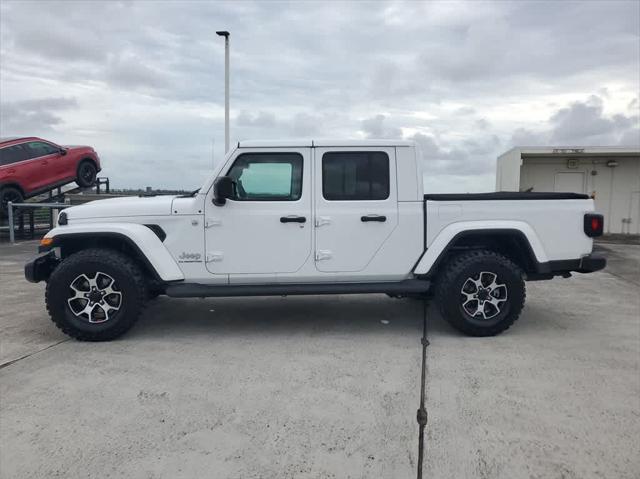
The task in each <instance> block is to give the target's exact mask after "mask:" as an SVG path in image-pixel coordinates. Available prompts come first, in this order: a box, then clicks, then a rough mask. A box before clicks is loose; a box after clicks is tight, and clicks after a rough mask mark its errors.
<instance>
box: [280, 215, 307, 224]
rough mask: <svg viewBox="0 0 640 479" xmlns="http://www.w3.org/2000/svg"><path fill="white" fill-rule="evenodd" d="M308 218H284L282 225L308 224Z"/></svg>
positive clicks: (281, 220)
mask: <svg viewBox="0 0 640 479" xmlns="http://www.w3.org/2000/svg"><path fill="white" fill-rule="evenodd" d="M306 222H307V218H305V217H304V216H282V217H281V218H280V223H306Z"/></svg>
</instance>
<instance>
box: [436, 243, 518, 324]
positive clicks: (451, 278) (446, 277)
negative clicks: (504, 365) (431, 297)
mask: <svg viewBox="0 0 640 479" xmlns="http://www.w3.org/2000/svg"><path fill="white" fill-rule="evenodd" d="M480 260H492V261H495V262H497V263H499V264H500V265H501V266H502V267H504V268H508V269H510V270H512V271H513V272H514V273H515V274H516V275H517V276H519V277H520V278H523V276H524V272H523V271H522V268H520V266H518V265H517V264H516V263H514V262H513V261H512V260H511V259H509V258H508V257H506V256H504V255H502V254H500V253H498V252H496V251H493V250H487V249H479V250H472V251H468V252H465V253H461V254H459V255H456V256H454V257H453V258H452V259H450V260H449V262H448V265H447V266H445V268H444V270H443V271H442V272H441V273H440V276H439V278H438V280H437V283H436V294H435V296H436V301H437V302H438V307H439V310H440V314H441V315H442V317H443V318H445V319H446V320H447V321H448V322H449V323H450V324H451V325H452V326H453V327H454V328H456V329H457V330H458V331H461V332H463V333H465V334H468V335H470V336H495V335H498V334H500V333H502V332H504V331H506V330H507V329H509V328H510V327H511V325H512V324H513V323H515V321H516V320H517V319H518V317H519V315H520V312H521V311H522V308H523V307H524V303H525V299H526V295H527V293H526V288H525V287H524V283H523V289H522V291H523V293H522V297H521V299H520V301H518V302H517V303H512V306H511V307H512V309H513V311H512V312H510V313H509V315H507V317H506V318H505V319H504V320H502V321H500V322H499V323H497V324H495V325H493V326H491V327H484V328H483V327H479V326H475V325H472V324H470V323H468V322H466V321H464V320H463V319H461V318H457V317H455V315H454V316H451V315H449V313H448V312H447V311H446V306H447V301H448V298H447V295H448V294H450V292H451V288H452V286H453V284H454V282H455V279H456V278H457V277H458V276H459V275H460V274H461V273H462V272H463V270H464V269H465V268H466V267H467V266H468V265H469V263H470V262H473V261H480Z"/></svg>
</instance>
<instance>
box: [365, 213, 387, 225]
mask: <svg viewBox="0 0 640 479" xmlns="http://www.w3.org/2000/svg"><path fill="white" fill-rule="evenodd" d="M360 221H362V222H364V223H366V222H368V221H378V222H379V223H384V222H385V221H387V217H386V216H380V215H367V216H361V217H360Z"/></svg>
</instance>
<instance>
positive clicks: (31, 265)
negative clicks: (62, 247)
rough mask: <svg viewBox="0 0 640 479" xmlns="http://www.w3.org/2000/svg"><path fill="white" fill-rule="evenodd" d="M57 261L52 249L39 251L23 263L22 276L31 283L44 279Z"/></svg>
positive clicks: (47, 277)
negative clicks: (44, 251) (43, 251)
mask: <svg viewBox="0 0 640 479" xmlns="http://www.w3.org/2000/svg"><path fill="white" fill-rule="evenodd" d="M59 262H60V260H59V259H58V258H57V257H56V255H55V252H54V251H48V252H46V253H40V254H39V255H38V256H36V257H35V258H33V259H32V260H31V261H29V262H28V263H27V264H25V265H24V277H25V278H26V279H27V281H30V282H31V283H38V282H40V281H42V280H45V281H46V280H47V279H49V276H50V275H51V272H52V271H53V270H54V269H55V267H56V266H57V265H58V263H59Z"/></svg>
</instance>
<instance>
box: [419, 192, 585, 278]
mask: <svg viewBox="0 0 640 479" xmlns="http://www.w3.org/2000/svg"><path fill="white" fill-rule="evenodd" d="M426 208H427V251H426V253H425V254H424V256H423V257H422V259H421V260H420V262H419V264H418V266H417V267H416V269H415V273H416V274H426V273H428V272H429V270H430V269H431V266H432V265H433V264H434V262H435V261H436V259H437V258H438V256H439V255H440V253H441V252H442V251H443V250H444V248H446V246H447V245H448V244H449V242H450V241H451V240H452V239H453V238H454V237H455V236H456V235H457V234H458V233H461V232H463V231H471V230H473V231H477V230H491V229H514V230H517V231H520V232H522V233H523V234H524V235H525V237H526V238H527V239H528V240H529V244H530V245H531V248H532V250H533V252H534V254H535V256H536V260H537V261H538V262H540V263H544V262H547V261H554V260H565V259H579V258H581V257H582V256H585V255H587V254H589V253H591V250H592V249H593V240H592V239H591V238H589V237H587V235H585V234H584V229H583V217H584V214H585V213H589V212H592V211H593V210H594V205H593V200H557V201H553V200H487V201H427V203H426Z"/></svg>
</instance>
